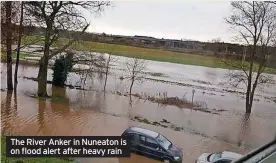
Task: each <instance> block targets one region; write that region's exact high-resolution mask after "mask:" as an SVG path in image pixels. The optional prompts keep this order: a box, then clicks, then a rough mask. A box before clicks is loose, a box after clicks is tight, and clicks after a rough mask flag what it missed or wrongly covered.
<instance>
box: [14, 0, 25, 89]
mask: <svg viewBox="0 0 276 163" xmlns="http://www.w3.org/2000/svg"><path fill="white" fill-rule="evenodd" d="M20 6H21V7H20V22H19V27H18V40H17V41H18V42H17V52H16V62H15V70H14V90H15V91H16V88H17V83H18V81H17V72H18V64H19V54H20V46H21V38H22V33H23V10H24V2H23V1H22V2H21V5H20Z"/></svg>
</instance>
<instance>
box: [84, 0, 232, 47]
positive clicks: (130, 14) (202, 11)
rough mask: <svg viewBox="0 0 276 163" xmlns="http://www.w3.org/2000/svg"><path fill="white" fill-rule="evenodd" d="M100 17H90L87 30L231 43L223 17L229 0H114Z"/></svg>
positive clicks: (228, 12)
mask: <svg viewBox="0 0 276 163" xmlns="http://www.w3.org/2000/svg"><path fill="white" fill-rule="evenodd" d="M113 4H114V5H115V6H114V7H113V8H108V9H107V10H105V11H104V13H102V14H101V16H100V17H96V18H95V17H93V16H90V19H91V26H90V28H89V31H90V32H100V33H102V32H105V33H108V34H122V35H146V36H153V37H157V38H171V39H193V40H199V41H208V40H211V39H213V38H217V37H220V38H221V39H222V40H223V41H225V42H232V41H231V39H232V37H233V33H231V32H230V30H229V26H228V25H227V24H225V22H224V18H225V17H227V16H229V14H230V2H228V1H192V0H190V1H174V0H170V1H169V0H168V1H138V0H137V1H113Z"/></svg>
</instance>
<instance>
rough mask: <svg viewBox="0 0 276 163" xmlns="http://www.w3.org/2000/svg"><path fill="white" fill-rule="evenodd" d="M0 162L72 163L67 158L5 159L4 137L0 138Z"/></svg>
mask: <svg viewBox="0 0 276 163" xmlns="http://www.w3.org/2000/svg"><path fill="white" fill-rule="evenodd" d="M1 162H2V163H72V162H73V161H71V160H69V159H67V158H7V157H6V137H5V136H1Z"/></svg>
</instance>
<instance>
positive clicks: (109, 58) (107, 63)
mask: <svg viewBox="0 0 276 163" xmlns="http://www.w3.org/2000/svg"><path fill="white" fill-rule="evenodd" d="M110 60H111V55H110V54H108V58H107V60H106V66H105V80H104V92H105V88H106V82H107V76H108V73H109V68H110Z"/></svg>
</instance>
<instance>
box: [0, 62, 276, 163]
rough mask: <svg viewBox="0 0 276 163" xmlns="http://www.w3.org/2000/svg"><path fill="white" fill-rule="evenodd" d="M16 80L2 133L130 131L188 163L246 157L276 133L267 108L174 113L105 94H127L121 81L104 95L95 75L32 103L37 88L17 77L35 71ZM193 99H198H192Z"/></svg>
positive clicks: (5, 101) (275, 114)
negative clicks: (226, 153) (209, 155)
mask: <svg viewBox="0 0 276 163" xmlns="http://www.w3.org/2000/svg"><path fill="white" fill-rule="evenodd" d="M2 70H3V69H2ZM4 74H5V72H3V73H2V75H1V79H2V81H5V77H6V75H4ZM19 74H20V77H19V83H18V92H17V94H14V93H7V92H5V91H2V92H1V108H2V110H1V115H2V119H1V121H2V126H1V127H2V131H3V132H4V133H14V134H20V135H93V136H98V135H121V133H122V132H123V131H124V130H125V129H126V128H127V127H129V126H133V125H135V126H141V127H145V128H148V129H152V130H155V131H157V132H160V133H162V134H164V135H165V136H166V137H168V138H169V139H171V140H172V141H173V142H176V143H177V144H178V145H179V146H180V147H182V148H183V149H184V151H185V152H184V158H185V160H183V162H188V163H190V162H194V160H195V159H196V158H197V157H198V156H199V155H200V154H201V153H204V152H216V151H221V150H231V151H234V152H240V153H245V152H247V151H248V150H249V149H250V148H255V147H257V146H259V145H261V144H264V143H266V142H268V141H270V140H271V139H272V138H273V137H274V134H275V131H276V109H275V106H272V105H267V106H268V107H266V108H265V107H264V108H262V109H261V110H260V111H257V112H255V113H254V112H253V113H252V114H251V115H250V116H248V115H244V114H243V110H242V111H240V112H239V111H232V110H229V111H225V112H220V114H219V115H214V114H209V113H205V112H199V111H193V110H189V109H179V108H177V107H174V106H159V105H158V104H156V103H152V102H149V101H144V100H142V99H138V98H137V97H132V98H131V99H130V98H129V97H127V96H123V95H118V94H112V93H110V90H113V89H114V88H116V89H115V90H116V91H119V92H120V91H124V90H125V89H127V86H128V85H127V86H126V85H125V83H124V81H122V80H113V79H112V78H114V77H113V76H109V78H108V82H107V91H106V92H103V91H102V90H103V84H104V79H105V77H103V76H101V75H95V74H94V76H90V77H89V78H87V79H86V81H85V82H86V83H87V84H86V85H88V86H87V87H90V88H91V89H90V90H76V89H70V88H60V87H52V86H51V85H48V86H47V89H48V92H49V94H50V95H52V97H51V98H46V99H45V98H36V97H31V96H33V95H34V94H35V92H36V86H37V83H36V82H34V81H32V80H27V79H23V78H22V77H23V76H30V74H33V75H34V76H36V74H37V69H36V68H34V67H19ZM49 74H50V73H49ZM71 75H72V76H71V77H74V78H76V81H79V76H77V75H75V74H71ZM50 78H51V77H50V76H49V79H50ZM116 78H118V76H116ZM72 79H73V78H72ZM70 82H72V81H70ZM112 82H114V83H115V84H114V83H112ZM92 83H94V84H92ZM5 84H6V83H5V82H2V85H1V87H2V88H5V87H6V86H5ZM144 85H145V86H144ZM154 85H158V84H156V83H155V84H152V85H147V84H145V83H143V84H142V85H141V89H142V90H140V92H150V91H152V89H151V86H152V88H155V87H156V86H154ZM158 86H160V89H165V88H166V89H169V90H175V89H176V90H177V91H179V92H181V91H183V90H181V89H183V87H178V86H172V85H168V84H167V85H165V84H163V85H158ZM161 86H162V87H161ZM92 88H93V89H92ZM180 88H181V89H180ZM184 89H186V88H184ZM136 90H137V87H136ZM183 92H185V91H183ZM183 92H182V93H183ZM169 93H170V92H169ZM173 93H175V92H173ZM30 95H31V96H30ZM208 96H210V95H208ZM195 98H200V97H198V96H197V95H196V94H195ZM220 98H221V97H220ZM216 102H217V103H219V102H220V103H221V105H225V107H227V106H226V104H224V103H223V102H222V101H220V99H216ZM231 103H233V100H232V101H231ZM263 106H266V105H263ZM228 109H230V106H228ZM135 116H139V117H143V118H146V119H148V120H149V121H152V122H160V121H162V120H163V119H165V120H166V121H168V122H169V124H167V125H168V127H167V128H164V127H160V126H154V125H149V124H145V123H139V122H135V121H132V120H131V118H133V117H135ZM160 123H161V122H160ZM172 125H174V126H178V127H182V128H183V129H184V130H182V131H174V130H172V129H171V128H170V126H172ZM80 160H81V161H82V162H97V160H98V162H112V163H115V162H120V163H122V162H152V160H151V159H147V158H144V157H140V156H138V155H133V157H132V158H131V159H117V158H112V159H111V158H108V159H99V158H93V159H80ZM153 162H154V161H153Z"/></svg>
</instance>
